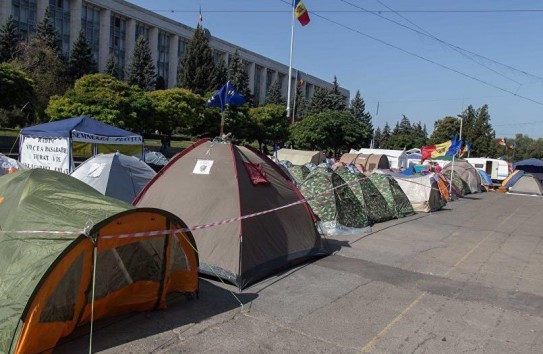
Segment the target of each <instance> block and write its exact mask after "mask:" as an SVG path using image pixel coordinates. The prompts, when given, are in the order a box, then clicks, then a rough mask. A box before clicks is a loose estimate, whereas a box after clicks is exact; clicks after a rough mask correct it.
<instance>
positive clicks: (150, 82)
mask: <svg viewBox="0 0 543 354" xmlns="http://www.w3.org/2000/svg"><path fill="white" fill-rule="evenodd" d="M126 81H127V82H128V83H129V84H130V85H137V86H138V87H139V88H141V89H142V90H144V91H152V90H154V89H155V88H156V85H155V83H156V72H155V64H153V56H152V54H151V48H150V47H149V42H148V41H147V39H146V38H145V37H143V36H139V37H138V40H137V41H136V45H135V47H134V53H133V54H132V61H131V62H130V64H129V65H128V69H127V70H126Z"/></svg>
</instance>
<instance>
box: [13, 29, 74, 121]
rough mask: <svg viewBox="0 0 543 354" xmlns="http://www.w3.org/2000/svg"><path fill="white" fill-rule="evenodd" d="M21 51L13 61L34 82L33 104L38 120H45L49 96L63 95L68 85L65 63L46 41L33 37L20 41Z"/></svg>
mask: <svg viewBox="0 0 543 354" xmlns="http://www.w3.org/2000/svg"><path fill="white" fill-rule="evenodd" d="M18 48H19V52H20V53H21V55H20V56H18V57H17V58H16V59H14V60H13V61H12V63H13V64H14V65H15V66H17V67H18V68H20V69H21V70H22V71H24V72H25V73H27V75H28V76H29V77H30V78H31V79H32V81H33V82H34V92H35V95H34V98H33V100H32V106H33V108H34V111H35V117H34V118H36V119H37V120H38V121H44V119H47V117H45V116H44V111H45V108H46V107H47V105H48V103H49V98H50V97H51V96H53V95H62V94H64V92H65V91H66V88H67V86H68V84H67V82H66V80H65V72H64V67H65V66H64V63H63V62H62V61H61V60H60V58H59V57H58V54H57V53H56V52H54V51H53V50H52V49H51V48H50V47H48V46H47V45H46V44H45V43H44V42H42V41H40V40H38V39H36V38H31V39H30V40H29V41H28V43H24V42H21V43H19V47H18Z"/></svg>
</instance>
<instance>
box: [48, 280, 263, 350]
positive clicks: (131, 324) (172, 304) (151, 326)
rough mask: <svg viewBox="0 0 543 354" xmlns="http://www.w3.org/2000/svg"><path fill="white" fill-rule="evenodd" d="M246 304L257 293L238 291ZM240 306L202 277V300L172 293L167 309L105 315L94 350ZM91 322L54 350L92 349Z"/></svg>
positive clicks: (99, 323)
mask: <svg viewBox="0 0 543 354" xmlns="http://www.w3.org/2000/svg"><path fill="white" fill-rule="evenodd" d="M235 295H236V297H237V298H238V299H239V300H240V301H241V302H242V303H243V304H244V305H245V304H247V303H249V302H251V301H253V300H254V299H256V298H257V297H258V295H257V294H254V293H249V292H244V293H241V294H238V293H236V294H235ZM235 308H240V303H239V302H238V300H237V299H236V298H235V297H234V296H233V295H232V293H231V292H230V291H228V290H227V289H223V288H221V287H219V286H216V285H214V284H212V283H210V282H209V281H206V280H203V279H200V294H199V299H196V298H194V297H192V296H187V295H184V294H179V293H176V294H170V295H169V296H168V308H167V309H166V310H157V311H149V312H134V313H130V314H127V315H124V316H118V317H113V318H105V319H102V320H100V321H97V322H95V323H94V331H93V347H92V349H93V352H98V351H101V350H106V349H108V348H112V347H116V346H118V345H121V344H123V343H128V342H132V341H136V340H138V339H142V338H146V337H150V336H152V335H155V334H159V333H162V332H167V331H170V330H172V329H175V328H180V327H183V326H187V325H191V324H197V323H199V322H202V321H204V320H206V319H209V318H211V317H214V316H216V315H218V314H221V313H225V312H228V311H230V310H233V309H235ZM89 331H90V326H89V325H88V324H86V325H83V326H81V327H78V328H76V330H75V331H74V332H73V333H72V334H71V335H70V336H68V337H66V338H65V339H64V340H62V341H61V342H60V343H59V344H58V345H57V346H56V348H55V350H54V353H55V354H56V353H84V352H88V348H89Z"/></svg>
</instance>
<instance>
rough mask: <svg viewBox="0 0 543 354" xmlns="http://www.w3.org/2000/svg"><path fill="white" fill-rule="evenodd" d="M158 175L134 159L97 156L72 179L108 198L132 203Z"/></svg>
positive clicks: (117, 156)
mask: <svg viewBox="0 0 543 354" xmlns="http://www.w3.org/2000/svg"><path fill="white" fill-rule="evenodd" d="M155 175H156V172H155V171H154V170H153V169H152V168H151V167H149V165H147V164H146V163H145V162H143V161H142V160H140V159H138V158H137V157H135V156H127V155H123V154H121V153H119V152H116V153H113V154H98V155H96V156H94V157H91V158H90V159H88V160H87V161H85V162H84V163H82V164H81V165H79V166H78V167H77V168H76V169H75V171H74V172H72V173H71V176H72V177H75V178H77V179H78V180H80V181H83V182H85V183H86V184H88V185H89V186H91V187H93V188H94V189H96V190H97V191H98V192H100V193H102V194H103V195H107V196H109V197H113V198H116V199H120V200H122V201H124V202H127V203H132V201H133V200H134V198H136V196H137V195H138V194H139V192H140V191H141V190H142V189H143V187H145V185H146V184H147V183H148V182H149V181H150V180H151V179H152V178H153V177H154V176H155Z"/></svg>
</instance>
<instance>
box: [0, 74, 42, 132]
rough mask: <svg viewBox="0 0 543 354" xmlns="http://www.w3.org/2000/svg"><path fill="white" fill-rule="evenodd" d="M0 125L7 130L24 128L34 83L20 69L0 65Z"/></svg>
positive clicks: (29, 109) (32, 95)
mask: <svg viewBox="0 0 543 354" xmlns="http://www.w3.org/2000/svg"><path fill="white" fill-rule="evenodd" d="M0 92H1V94H0V125H1V126H4V127H9V128H15V127H17V126H24V125H26V124H27V123H28V122H27V121H26V117H28V116H29V112H31V105H30V103H31V101H32V99H33V97H34V83H33V82H32V80H31V79H30V78H29V77H28V75H26V74H25V73H24V72H23V71H21V70H20V69H17V68H16V67H14V66H13V65H10V64H7V63H1V64H0Z"/></svg>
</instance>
